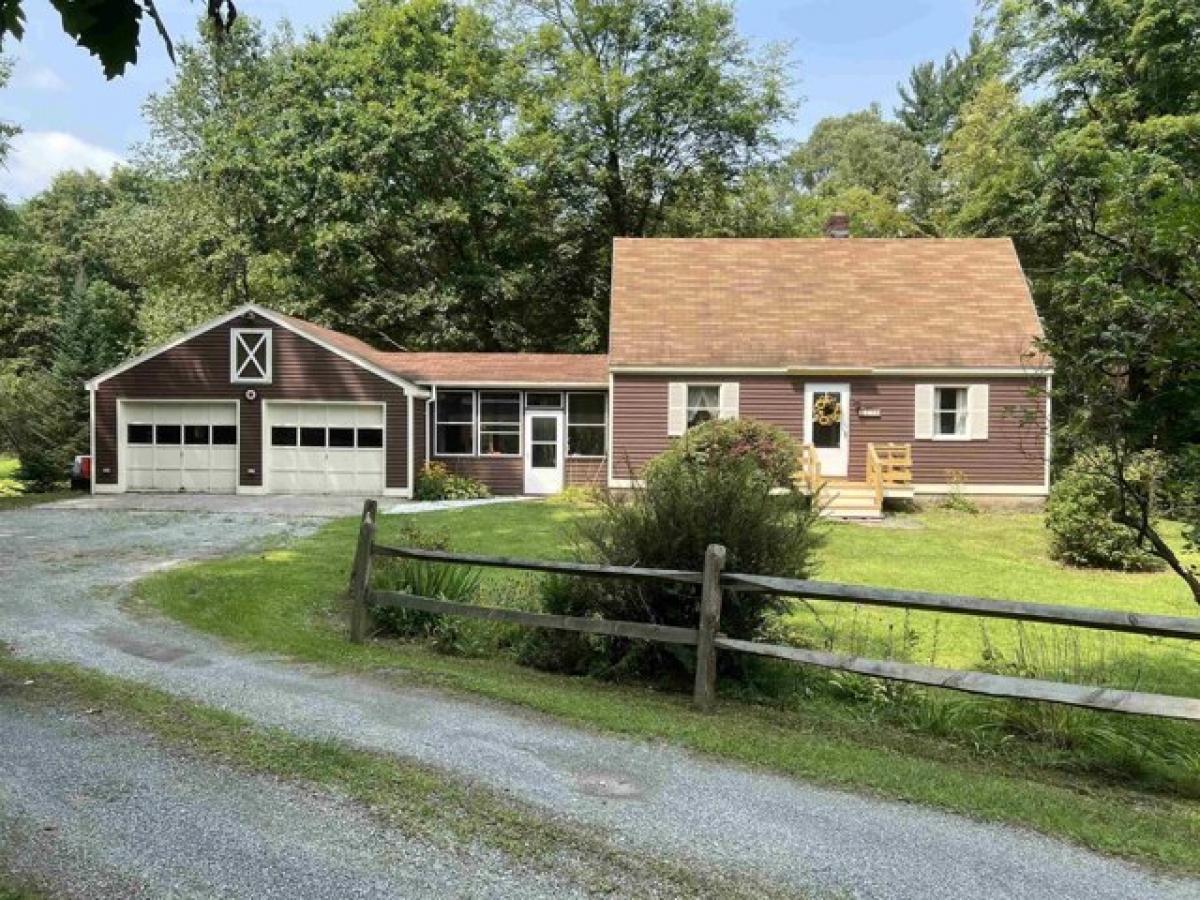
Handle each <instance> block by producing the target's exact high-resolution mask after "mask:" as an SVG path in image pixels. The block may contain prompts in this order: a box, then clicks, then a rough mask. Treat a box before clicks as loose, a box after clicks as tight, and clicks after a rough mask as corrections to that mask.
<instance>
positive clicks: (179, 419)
mask: <svg viewBox="0 0 1200 900" xmlns="http://www.w3.org/2000/svg"><path fill="white" fill-rule="evenodd" d="M121 412H122V417H121V418H122V422H123V428H124V434H122V435H121V440H122V446H121V448H120V451H119V452H120V454H121V458H122V459H124V460H125V487H126V490H130V491H189V492H196V493H206V494H232V493H233V492H234V490H236V488H237V471H238V439H237V438H238V435H237V404H235V403H228V402H226V403H182V402H174V403H172V402H165V401H164V402H154V403H150V402H130V401H125V402H123V403H122V404H121Z"/></svg>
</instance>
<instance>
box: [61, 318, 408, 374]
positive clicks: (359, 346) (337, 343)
mask: <svg viewBox="0 0 1200 900" xmlns="http://www.w3.org/2000/svg"><path fill="white" fill-rule="evenodd" d="M248 313H253V314H254V315H256V316H260V317H262V318H264V319H266V320H267V321H268V322H272V323H274V324H275V325H278V326H280V327H281V328H286V329H288V330H289V331H292V332H294V333H296V334H298V335H300V336H301V337H304V338H307V339H308V340H310V341H312V342H313V343H315V344H317V345H319V346H321V347H324V348H325V349H326V350H328V351H329V352H331V353H335V354H337V355H338V356H340V357H342V358H343V359H346V360H348V361H350V362H352V363H355V364H356V365H359V366H361V367H362V368H364V369H366V370H367V371H369V372H371V373H372V374H373V375H378V376H379V377H380V378H382V379H384V380H385V381H390V382H391V383H392V384H395V385H396V386H397V387H400V388H402V389H403V390H404V392H405V393H407V394H412V395H414V396H419V397H425V396H427V392H426V391H424V390H422V389H421V388H420V387H418V386H417V385H416V384H414V383H413V382H411V381H409V380H408V379H406V378H405V377H404V376H403V375H401V374H399V373H398V372H395V371H392V370H390V369H389V368H388V367H387V366H383V365H380V361H379V359H378V357H379V356H387V354H380V353H379V352H378V351H376V350H374V349H373V348H372V347H371V346H370V344H366V343H363V342H362V341H360V340H358V339H357V338H352V337H350V335H348V334H342V333H341V332H340V331H334V330H332V329H330V328H324V327H322V326H320V325H314V324H313V323H312V322H306V321H305V320H304V319H297V318H295V317H294V316H285V315H284V314H283V313H278V312H275V310H273V309H267V308H266V307H265V306H259V305H258V304H256V303H246V304H243V305H242V306H239V307H238V308H237V309H234V310H230V311H229V312H227V313H223V314H221V315H219V316H217V317H216V318H213V319H209V320H208V321H207V322H204V323H203V324H201V325H197V326H196V327H195V328H193V329H192V330H191V331H188V332H186V333H184V334H181V335H179V337H177V338H175V339H173V340H171V341H168V342H167V343H165V344H161V345H160V346H158V347H154V348H152V349H150V350H147V351H146V352H145V353H141V354H139V355H138V356H135V357H133V358H132V359H127V360H125V362H123V363H121V364H120V365H117V366H114V367H113V368H111V369H109V370H108V371H107V372H102V373H101V374H99V375H97V376H96V377H95V378H93V379H91V380H90V381H88V382H87V383H86V384H85V385H84V387H85V388H86V389H87V390H89V391H91V390H95V388H96V387H97V386H98V385H99V384H100V383H101V382H103V381H107V380H108V379H110V378H112V377H114V376H116V375H120V374H121V373H122V372H127V371H129V370H130V369H132V368H133V367H134V366H138V365H141V364H142V363H144V362H145V361H146V360H148V359H152V358H154V357H155V356H158V355H159V354H160V353H165V352H167V351H168V350H171V349H173V348H175V347H178V346H179V345H180V344H184V343H187V342H188V341H190V340H192V339H193V338H196V337H199V336H200V335H202V334H204V333H205V332H207V331H211V330H212V329H213V328H216V327H218V326H220V325H224V324H225V323H226V322H231V321H233V320H234V319H240V318H241V317H242V316H245V315H247V314H248Z"/></svg>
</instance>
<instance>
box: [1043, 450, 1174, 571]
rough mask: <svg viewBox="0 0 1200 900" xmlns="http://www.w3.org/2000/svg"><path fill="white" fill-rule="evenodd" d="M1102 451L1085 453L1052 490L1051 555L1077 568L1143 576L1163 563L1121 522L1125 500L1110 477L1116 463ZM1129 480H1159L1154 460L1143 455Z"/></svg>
mask: <svg viewBox="0 0 1200 900" xmlns="http://www.w3.org/2000/svg"><path fill="white" fill-rule="evenodd" d="M1106 457H1107V454H1106V453H1105V452H1104V451H1101V450H1093V451H1091V452H1088V453H1081V454H1079V456H1077V457H1076V459H1075V460H1074V461H1073V462H1072V463H1071V465H1070V466H1068V467H1067V469H1066V471H1065V472H1063V473H1062V474H1061V475H1060V476H1059V478H1058V480H1057V481H1056V482H1055V484H1054V487H1053V489H1052V490H1051V492H1050V499H1049V500H1048V501H1047V504H1046V527H1047V528H1049V529H1050V536H1051V540H1050V553H1051V555H1052V556H1053V557H1054V558H1055V559H1060V560H1062V561H1063V562H1065V563H1070V564H1071V565H1074V566H1086V567H1092V568H1101V569H1120V570H1123V571H1129V572H1145V571H1149V570H1152V569H1155V568H1157V567H1159V566H1160V565H1161V564H1162V563H1161V560H1159V559H1157V558H1156V557H1155V556H1154V555H1153V554H1152V553H1150V552H1149V551H1148V550H1147V548H1146V546H1145V545H1144V542H1143V541H1142V540H1140V539H1139V535H1138V533H1137V531H1135V530H1134V529H1133V528H1131V527H1130V526H1129V525H1128V524H1126V522H1124V521H1122V519H1123V517H1122V515H1121V509H1120V504H1121V496H1120V492H1119V490H1118V488H1117V485H1116V484H1115V483H1114V482H1113V481H1112V479H1111V478H1110V477H1109V475H1108V472H1109V471H1111V469H1112V461H1111V460H1109V459H1107V458H1106ZM1130 470H1131V477H1136V478H1137V479H1138V480H1140V481H1143V482H1145V483H1146V488H1145V489H1146V491H1147V492H1148V493H1151V494H1153V493H1154V490H1155V489H1154V487H1153V486H1152V482H1154V481H1156V480H1157V478H1158V474H1159V473H1158V471H1157V470H1158V466H1157V465H1156V461H1155V460H1154V459H1153V457H1147V456H1146V455H1144V454H1143V455H1142V457H1141V458H1140V459H1139V460H1138V461H1137V462H1136V463H1135V464H1133V465H1131V466H1130Z"/></svg>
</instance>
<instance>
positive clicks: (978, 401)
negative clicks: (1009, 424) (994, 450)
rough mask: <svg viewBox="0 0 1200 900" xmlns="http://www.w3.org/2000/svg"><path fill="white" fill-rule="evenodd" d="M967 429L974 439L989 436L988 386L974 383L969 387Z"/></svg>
mask: <svg viewBox="0 0 1200 900" xmlns="http://www.w3.org/2000/svg"><path fill="white" fill-rule="evenodd" d="M967 431H968V436H969V437H970V438H971V440H973V441H986V440H987V436H988V386H987V385H986V384H973V385H971V386H970V387H969V388H967Z"/></svg>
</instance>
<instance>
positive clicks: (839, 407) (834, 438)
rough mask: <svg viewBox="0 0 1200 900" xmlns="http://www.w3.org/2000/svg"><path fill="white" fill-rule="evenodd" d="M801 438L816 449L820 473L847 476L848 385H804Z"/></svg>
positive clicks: (848, 446) (834, 476) (848, 457)
mask: <svg viewBox="0 0 1200 900" xmlns="http://www.w3.org/2000/svg"><path fill="white" fill-rule="evenodd" d="M804 440H805V442H806V443H809V444H812V445H813V446H814V447H816V448H817V458H818V459H819V460H820V461H821V474H822V475H825V476H828V477H831V478H844V477H846V473H847V472H849V471H850V385H848V384H808V385H805V387H804Z"/></svg>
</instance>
